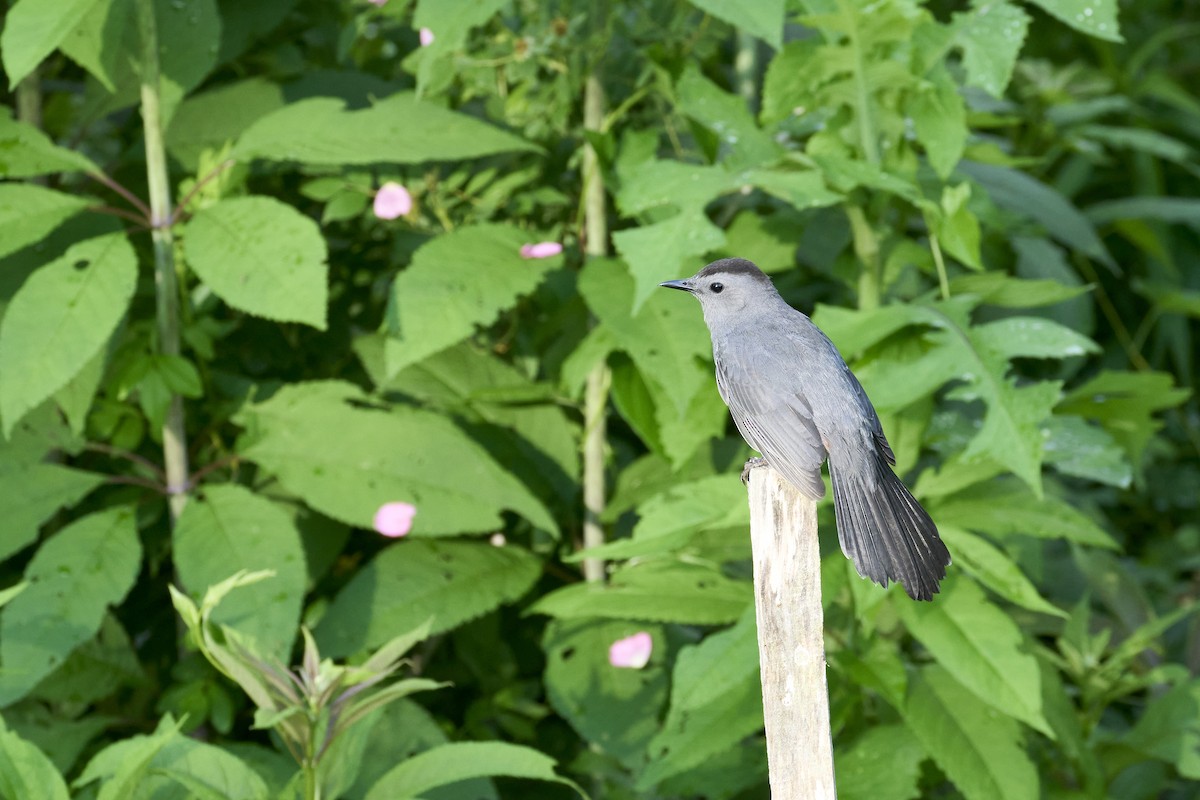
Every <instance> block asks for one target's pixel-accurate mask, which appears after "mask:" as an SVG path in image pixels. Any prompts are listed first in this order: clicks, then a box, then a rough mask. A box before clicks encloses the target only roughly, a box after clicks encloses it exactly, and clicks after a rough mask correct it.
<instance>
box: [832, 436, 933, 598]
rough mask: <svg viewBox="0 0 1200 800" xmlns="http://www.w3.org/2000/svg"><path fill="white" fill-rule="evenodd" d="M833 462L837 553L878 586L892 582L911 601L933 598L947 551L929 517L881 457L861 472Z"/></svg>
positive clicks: (874, 457) (856, 467)
mask: <svg viewBox="0 0 1200 800" xmlns="http://www.w3.org/2000/svg"><path fill="white" fill-rule="evenodd" d="M838 460H839V461H840V459H838ZM834 461H835V459H833V458H831V459H830V463H829V474H830V477H831V478H832V481H833V506H834V514H835V515H836V517H837V530H838V541H839V542H840V543H841V545H842V552H843V553H845V554H846V556H847V558H849V559H850V560H851V561H853V562H854V568H855V569H856V570H858V574H859V575H862V576H863V577H864V578H870V579H871V580H873V581H875V582H876V583H878V584H879V585H881V586H887V585H888V581H897V582H898V583H900V584H902V585H903V586H904V590H905V591H906V592H908V595H909V597H911V598H913V599H914V600H932V599H933V596H934V595H935V594H937V591H938V583H939V582H940V581H941V579H942V578H944V577H946V566H947V565H949V563H950V551H949V550H947V549H946V545H945V544H943V543H942V540H941V537H940V536H938V532H937V526H936V525H934V524H933V520H932V519H930V518H929V514H927V513H925V509H924V508H922V507H921V504H920V503H918V502H917V500H916V498H914V497H913V496H912V495H911V494H910V493H909V491H908V489H907V488H905V486H904V483H903V481H901V480H900V479H899V478H898V477H896V474H895V473H894V472H892V470H891V468H890V467H889V466H888V465H887V464H886V463H884V461H883V458H882V457H880V456H878V455H876V454H871V455H870V456H869V457H868V459H866V461H867V464H866V465H865V468H864V467H862V466H859V465H857V464H853V465H852V464H846V463H840V464H835V463H834Z"/></svg>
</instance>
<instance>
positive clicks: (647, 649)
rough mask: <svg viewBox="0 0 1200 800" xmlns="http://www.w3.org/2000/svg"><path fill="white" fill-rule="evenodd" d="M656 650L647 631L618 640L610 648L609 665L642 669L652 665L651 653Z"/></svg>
mask: <svg viewBox="0 0 1200 800" xmlns="http://www.w3.org/2000/svg"><path fill="white" fill-rule="evenodd" d="M653 650H654V640H653V639H652V638H650V634H648V633H646V632H645V631H640V632H638V633H635V634H634V635H633V636H626V637H625V638H624V639H617V640H616V641H615V642H613V643H612V646H611V647H609V648H608V663H609V664H612V665H613V666H614V667H623V668H626V669H641V668H642V667H644V666H646V664H648V663H650V653H651V652H652V651H653Z"/></svg>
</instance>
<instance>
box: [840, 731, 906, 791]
mask: <svg viewBox="0 0 1200 800" xmlns="http://www.w3.org/2000/svg"><path fill="white" fill-rule="evenodd" d="M924 760H925V750H924V749H923V748H922V747H921V745H920V743H919V742H917V741H915V740H914V739H913V735H912V732H911V731H909V730H908V729H907V728H905V727H904V726H903V725H883V726H880V727H876V728H869V729H868V730H867V731H866V732H865V733H863V734H862V735H861V736H859V737H858V738H857V739H855V740H854V741H853V742H852V743H851V744H850V745H849V746H847V747H846V748H845V749H839V750H835V751H834V766H835V767H836V768H837V791H838V797H841V798H843V800H913V798H917V797H920V796H921V790H920V789H919V788H918V786H917V781H918V779H919V778H920V777H921V762H922V761H924Z"/></svg>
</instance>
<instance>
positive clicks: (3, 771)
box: [0, 719, 70, 800]
mask: <svg viewBox="0 0 1200 800" xmlns="http://www.w3.org/2000/svg"><path fill="white" fill-rule="evenodd" d="M0 797H4V798H10V800H17V798H22V797H37V798H41V800H68V799H69V798H70V795H69V794H68V793H67V784H66V783H65V782H64V781H63V778H62V775H61V774H59V771H58V769H57V768H56V767H55V766H54V764H53V762H51V761H50V759H49V758H47V757H46V754H45V753H43V752H42V751H41V750H39V749H38V748H37V747H35V746H34V745H32V744H30V743H29V742H27V741H25V740H24V739H22V738H21V737H20V736H18V735H17V734H15V733H13V732H12V731H10V730H8V728H6V727H5V725H4V720H3V719H0Z"/></svg>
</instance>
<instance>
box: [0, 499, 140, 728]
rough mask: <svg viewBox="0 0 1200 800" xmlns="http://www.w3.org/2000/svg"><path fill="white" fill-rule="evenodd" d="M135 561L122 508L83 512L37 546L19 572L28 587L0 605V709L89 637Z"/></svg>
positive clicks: (129, 522)
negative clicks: (30, 559) (81, 515)
mask: <svg viewBox="0 0 1200 800" xmlns="http://www.w3.org/2000/svg"><path fill="white" fill-rule="evenodd" d="M140 565H141V544H140V542H139V541H138V537H137V529H136V527H135V525H134V514H133V511H132V510H131V509H129V508H125V507H118V508H113V509H110V510H108V511H101V512H97V513H95V514H92V515H90V516H87V517H84V518H83V519H81V520H78V521H77V522H75V523H73V524H71V525H69V526H67V527H66V528H63V529H62V530H61V531H59V532H58V533H56V534H55V535H54V536H53V537H52V538H51V539H49V540H47V541H46V543H45V544H43V545H42V546H41V548H40V549H39V550H38V552H37V555H35V556H34V557H33V560H32V561H30V562H29V566H28V567H27V568H26V570H25V579H26V580H27V581H29V582H30V586H29V588H28V589H26V590H25V591H24V592H22V593H21V594H19V595H17V597H16V598H14V599H13V601H12V602H11V603H9V604H8V605H7V606H5V607H4V609H3V610H0V666H2V669H0V706H6V705H9V704H10V703H12V702H13V701H15V700H18V699H20V698H21V697H23V696H25V694H26V693H28V692H29V690H30V689H32V688H33V687H34V686H35V685H36V684H37V683H38V681H40V680H41V679H42V678H43V677H44V676H46V675H48V674H49V673H50V672H52V671H53V670H54V669H55V668H57V667H58V666H59V665H60V664H61V663H62V662H63V660H64V659H65V658H66V657H67V655H68V654H70V652H71V651H72V650H74V649H75V648H76V647H78V646H79V645H81V644H83V643H84V642H86V641H87V640H89V639H91V638H92V637H93V636H95V635H96V632H97V631H98V630H99V629H100V623H101V621H102V620H103V618H104V613H105V609H106V608H107V607H108V606H109V605H115V604H116V603H119V602H120V601H121V600H122V599H123V598H124V597H125V594H126V592H128V591H129V589H130V587H131V586H132V585H133V581H134V578H136V577H137V572H138V568H139V566H140Z"/></svg>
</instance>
